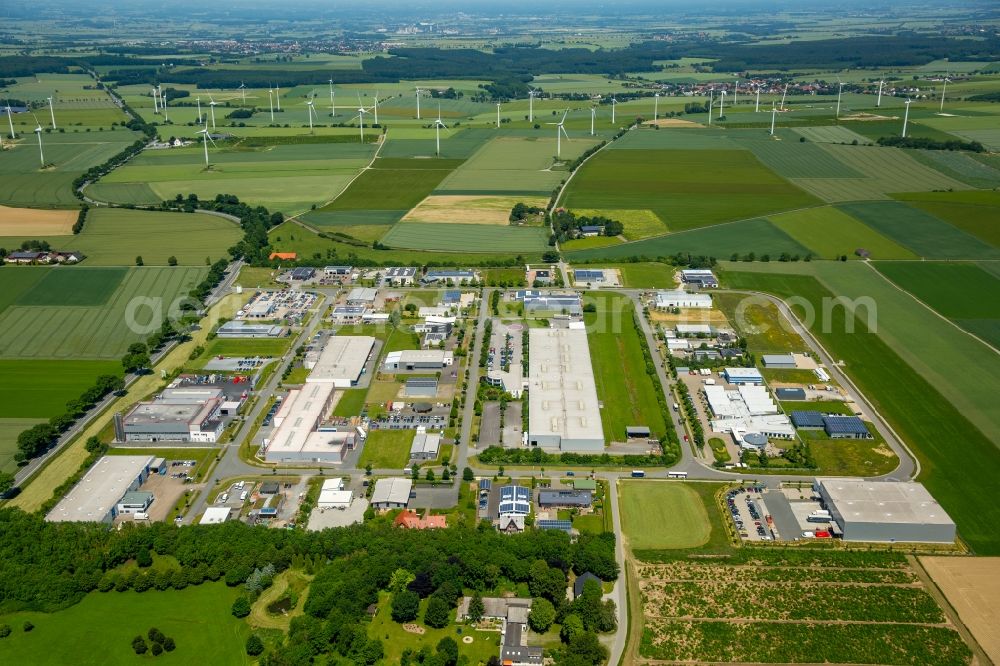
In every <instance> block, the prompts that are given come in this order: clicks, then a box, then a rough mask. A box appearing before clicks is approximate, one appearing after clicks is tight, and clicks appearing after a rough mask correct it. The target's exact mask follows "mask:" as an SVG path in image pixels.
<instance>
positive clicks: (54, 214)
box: [0, 206, 78, 237]
mask: <svg viewBox="0 0 1000 666" xmlns="http://www.w3.org/2000/svg"><path fill="white" fill-rule="evenodd" d="M77 214H78V213H77V211H75V210H39V209H36V208H10V207H8V206H0V236H31V237H41V236H68V235H70V234H71V233H73V224H74V223H75V222H76V216H77Z"/></svg>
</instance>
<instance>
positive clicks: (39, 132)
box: [35, 118, 45, 169]
mask: <svg viewBox="0 0 1000 666" xmlns="http://www.w3.org/2000/svg"><path fill="white" fill-rule="evenodd" d="M35 122H36V123H37V122H38V118H35ZM35 134H36V135H37V136H38V158H39V159H40V160H41V162H42V168H43V169H44V168H45V153H43V152H42V126H41V124H39V125H38V126H37V127H36V128H35Z"/></svg>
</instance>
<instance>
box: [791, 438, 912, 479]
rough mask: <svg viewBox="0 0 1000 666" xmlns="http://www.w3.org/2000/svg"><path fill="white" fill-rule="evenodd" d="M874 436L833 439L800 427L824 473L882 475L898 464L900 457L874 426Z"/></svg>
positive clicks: (820, 469) (825, 474)
mask: <svg viewBox="0 0 1000 666" xmlns="http://www.w3.org/2000/svg"><path fill="white" fill-rule="evenodd" d="M868 429H869V431H871V432H872V433H873V435H874V437H875V439H830V438H828V437H826V433H824V432H823V431H822V430H820V431H810V430H800V431H799V435H801V436H802V438H803V439H804V440H805V441H807V442H808V443H809V450H810V451H811V452H812V455H813V458H814V459H815V461H816V465H817V466H818V468H819V469H818V470H817V471H816V473H817V474H822V475H823V476H865V477H870V476H880V475H882V474H888V473H890V472H891V471H892V470H894V469H896V466H897V465H899V458H898V457H897V456H896V454H895V453H893V452H892V449H890V448H889V446H888V445H887V444H886V443H885V440H883V439H882V437H881V436H880V435H879V434H878V432H876V431H875V428H873V427H872V426H871V425H869V427H868Z"/></svg>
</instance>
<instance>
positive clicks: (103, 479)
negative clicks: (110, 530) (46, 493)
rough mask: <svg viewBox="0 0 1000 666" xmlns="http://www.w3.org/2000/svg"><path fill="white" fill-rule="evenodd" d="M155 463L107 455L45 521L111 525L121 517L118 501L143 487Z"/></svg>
mask: <svg viewBox="0 0 1000 666" xmlns="http://www.w3.org/2000/svg"><path fill="white" fill-rule="evenodd" d="M152 462H153V456H104V457H103V458H101V459H100V460H98V461H97V462H96V463H94V466H93V467H91V468H90V469H89V470H88V471H87V473H86V474H84V475H83V478H82V479H80V483H78V484H76V485H75V486H73V489H72V490H70V491H69V492H68V493H66V496H65V497H63V498H62V500H60V501H59V503H58V504H56V506H55V508H53V509H52V510H51V511H49V513H48V515H47V516H45V520H47V521H49V522H53V523H57V522H66V521H84V522H86V521H93V522H105V523H107V522H111V521H112V520H114V518H115V516H116V515H118V508H117V506H118V501H119V500H120V499H122V497H123V496H124V495H125V493H127V492H129V491H130V490H136V489H138V488H139V486H140V485H142V482H143V481H145V480H146V478H147V477H148V476H149V466H150V465H151V464H152Z"/></svg>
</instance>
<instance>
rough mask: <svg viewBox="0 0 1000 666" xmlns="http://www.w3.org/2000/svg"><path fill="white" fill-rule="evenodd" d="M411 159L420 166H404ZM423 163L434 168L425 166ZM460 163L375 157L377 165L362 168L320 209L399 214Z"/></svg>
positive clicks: (432, 189) (411, 161)
mask: <svg viewBox="0 0 1000 666" xmlns="http://www.w3.org/2000/svg"><path fill="white" fill-rule="evenodd" d="M410 163H412V164H415V165H417V164H419V165H420V166H419V168H406V167H405V166H404V165H406V164H410ZM425 163H426V164H427V165H429V164H433V165H434V166H436V167H437V168H434V169H430V168H427V167H426V165H425ZM459 164H461V161H460V160H400V159H396V160H376V165H377V167H376V168H374V169H367V170H366V171H364V172H363V173H362V174H361V175H360V176H358V178H357V179H356V180H355V181H354V182H353V183H351V185H350V187H348V188H347V190H345V191H344V192H343V193H342V194H341V195H340V196H338V197H337V198H336V199H334V200H333V201H332V202H331V203H329V204H327V205H326V206H324V207H323V208H320V209H319V211H320V212H326V211H344V210H380V211H382V210H384V211H398V212H399V217H402V216H403V214H405V212H406V211H407V210H409V209H411V208H413V207H414V206H416V205H417V204H418V203H420V202H421V201H422V200H423V199H424V197H426V196H427V195H428V194H430V193H431V192H433V191H434V188H436V187H437V186H438V184H439V183H440V182H441V181H442V180H443V179H444V178H445V177H446V176H447V175H448V174H449V173H451V171H452V170H453V169H454V168H455V167H457V166H458V165H459ZM396 219H397V220H398V219H399V218H398V217H397V218H396Z"/></svg>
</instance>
